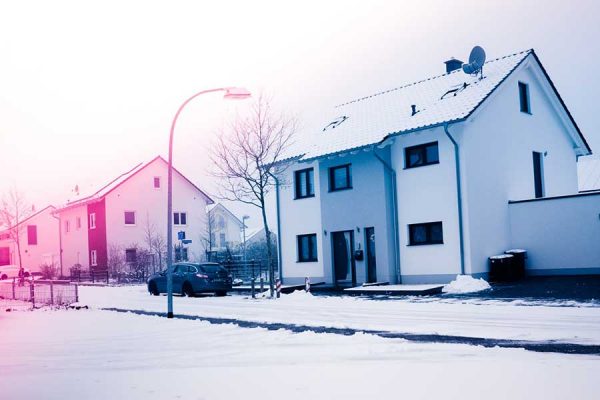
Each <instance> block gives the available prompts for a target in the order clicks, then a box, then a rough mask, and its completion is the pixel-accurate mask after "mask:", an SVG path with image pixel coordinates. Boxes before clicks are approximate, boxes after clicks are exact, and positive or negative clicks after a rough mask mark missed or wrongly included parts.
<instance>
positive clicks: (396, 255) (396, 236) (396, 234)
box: [373, 148, 402, 283]
mask: <svg viewBox="0 0 600 400" xmlns="http://www.w3.org/2000/svg"><path fill="white" fill-rule="evenodd" d="M373 154H374V155H375V158H377V159H378V160H379V161H380V162H381V164H383V167H384V168H385V169H386V170H387V171H388V172H389V173H390V174H391V175H392V214H393V218H392V219H393V229H394V266H395V267H396V275H397V277H398V283H402V275H401V274H400V232H399V230H398V198H397V195H396V170H394V168H392V166H391V165H389V164H388V163H387V162H386V161H385V160H384V159H383V158H381V157H379V155H378V154H377V152H376V150H375V148H373Z"/></svg>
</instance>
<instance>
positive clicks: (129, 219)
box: [124, 211, 135, 225]
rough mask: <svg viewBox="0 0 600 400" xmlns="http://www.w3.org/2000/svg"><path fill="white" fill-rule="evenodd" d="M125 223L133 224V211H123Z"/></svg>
mask: <svg viewBox="0 0 600 400" xmlns="http://www.w3.org/2000/svg"><path fill="white" fill-rule="evenodd" d="M124 214H125V225H135V211H125V213H124Z"/></svg>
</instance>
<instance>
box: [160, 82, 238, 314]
mask: <svg viewBox="0 0 600 400" xmlns="http://www.w3.org/2000/svg"><path fill="white" fill-rule="evenodd" d="M212 92H225V95H224V96H223V98H225V99H229V100H242V99H247V98H248V97H250V92H249V91H247V90H246V89H244V88H239V87H225V88H217V89H209V90H203V91H201V92H198V93H196V94H195V95H193V96H191V97H190V98H188V99H187V100H186V101H184V102H183V104H182V105H181V106H180V107H179V109H178V110H177V113H176V114H175V117H174V118H173V122H172V123H171V133H170V135H169V170H168V173H167V176H168V178H167V318H173V134H174V133H175V124H176V123H177V118H179V114H181V111H182V110H183V109H184V108H185V106H186V105H187V104H188V103H189V102H190V101H192V100H194V99H195V98H196V97H198V96H201V95H203V94H206V93H212Z"/></svg>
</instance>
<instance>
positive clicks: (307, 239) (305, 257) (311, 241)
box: [297, 233, 317, 262]
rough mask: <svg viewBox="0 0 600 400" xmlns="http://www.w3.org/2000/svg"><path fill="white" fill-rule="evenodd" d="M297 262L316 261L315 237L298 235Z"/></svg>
mask: <svg viewBox="0 0 600 400" xmlns="http://www.w3.org/2000/svg"><path fill="white" fill-rule="evenodd" d="M297 242H298V262H313V261H317V235H316V234H315V233H312V234H309V235H298V236H297Z"/></svg>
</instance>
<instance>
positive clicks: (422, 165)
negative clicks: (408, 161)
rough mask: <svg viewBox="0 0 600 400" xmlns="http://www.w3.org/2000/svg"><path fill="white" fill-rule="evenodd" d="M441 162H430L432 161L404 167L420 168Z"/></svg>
mask: <svg viewBox="0 0 600 400" xmlns="http://www.w3.org/2000/svg"><path fill="white" fill-rule="evenodd" d="M439 163H440V162H439V161H436V162H430V163H427V164H420V165H414V166H412V167H404V169H405V170H406V169H415V168H420V167H428V166H430V165H437V164H439Z"/></svg>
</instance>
